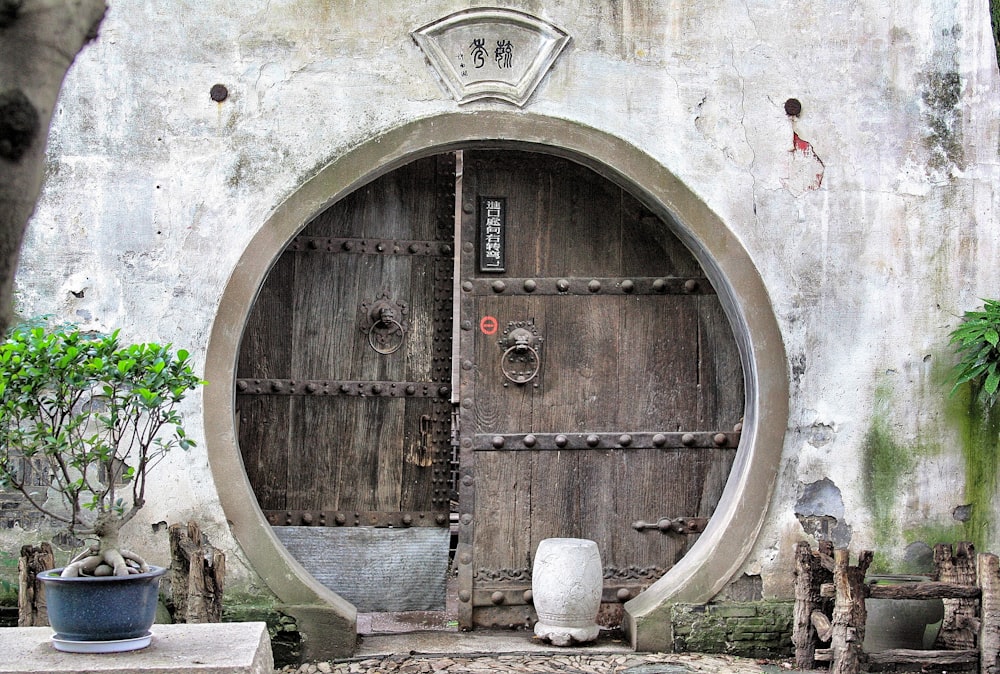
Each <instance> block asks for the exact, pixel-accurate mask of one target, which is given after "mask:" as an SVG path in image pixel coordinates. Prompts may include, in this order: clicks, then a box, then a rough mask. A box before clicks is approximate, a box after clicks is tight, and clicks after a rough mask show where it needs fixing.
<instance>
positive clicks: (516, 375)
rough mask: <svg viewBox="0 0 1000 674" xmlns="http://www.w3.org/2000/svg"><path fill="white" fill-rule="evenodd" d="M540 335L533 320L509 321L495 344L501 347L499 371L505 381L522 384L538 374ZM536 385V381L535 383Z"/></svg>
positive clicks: (540, 364) (539, 366)
mask: <svg viewBox="0 0 1000 674" xmlns="http://www.w3.org/2000/svg"><path fill="white" fill-rule="evenodd" d="M542 341H543V339H542V337H541V336H540V335H539V334H538V327H537V326H536V325H535V323H534V321H511V322H510V323H508V324H507V329H506V330H504V331H503V336H502V337H500V339H498V340H497V344H499V345H500V348H501V349H503V355H502V356H501V357H500V371H501V372H502V373H503V376H504V378H505V379H506V380H507V381H506V382H504V386H507V382H511V383H514V384H517V385H518V386H522V385H524V384H527V383H528V382H529V381H532V380H533V379H535V378H536V377H537V376H538V372H539V371H540V370H541V368H542V357H541V354H540V352H541V350H542ZM535 386H538V383H537V382H536V383H535Z"/></svg>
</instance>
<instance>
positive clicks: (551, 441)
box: [472, 431, 740, 452]
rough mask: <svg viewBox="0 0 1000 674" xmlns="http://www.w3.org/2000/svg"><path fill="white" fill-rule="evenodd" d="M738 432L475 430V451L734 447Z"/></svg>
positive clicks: (473, 442) (738, 435) (736, 443)
mask: <svg viewBox="0 0 1000 674" xmlns="http://www.w3.org/2000/svg"><path fill="white" fill-rule="evenodd" d="M739 443H740V432H739V431H732V432H729V433H722V432H718V431H699V432H695V433H684V432H680V433H648V432H641V433H497V434H493V435H491V434H489V433H482V434H477V435H476V436H475V437H474V438H473V441H472V448H473V449H474V450H476V451H478V452H491V451H492V452H496V451H514V450H561V449H702V448H709V447H711V448H716V449H719V448H722V449H736V446H737V445H738V444H739Z"/></svg>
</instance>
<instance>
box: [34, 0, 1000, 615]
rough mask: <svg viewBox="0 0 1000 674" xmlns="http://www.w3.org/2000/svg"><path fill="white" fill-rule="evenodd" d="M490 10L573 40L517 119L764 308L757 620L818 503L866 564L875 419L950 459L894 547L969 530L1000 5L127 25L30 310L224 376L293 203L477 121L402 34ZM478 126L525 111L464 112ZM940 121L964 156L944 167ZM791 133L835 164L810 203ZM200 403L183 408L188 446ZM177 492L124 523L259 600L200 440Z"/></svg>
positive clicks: (566, 10) (706, 6)
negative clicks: (552, 129) (197, 556)
mask: <svg viewBox="0 0 1000 674" xmlns="http://www.w3.org/2000/svg"><path fill="white" fill-rule="evenodd" d="M488 4H496V5H501V6H505V7H512V8H516V9H520V10H523V11H526V12H529V13H532V14H535V15H537V16H539V17H540V18H542V19H545V20H548V21H550V22H552V23H554V24H556V25H557V26H559V27H561V28H562V29H564V30H565V31H567V32H568V33H569V34H570V35H571V36H572V38H573V42H572V44H571V46H570V47H569V49H568V50H567V51H566V52H565V53H564V54H563V55H562V57H561V58H560V59H559V60H558V61H557V63H556V65H555V67H554V69H553V71H552V72H551V73H550V75H549V76H548V78H547V79H546V80H545V81H544V82H543V83H542V84H541V86H540V87H539V89H538V91H537V92H536V93H535V95H534V96H533V98H532V99H531V101H530V102H529V103H528V105H527V106H526V109H527V110H529V111H530V112H531V113H533V114H540V115H548V116H552V117H557V118H563V119H567V120H571V121H573V122H577V123H580V124H582V125H586V126H590V127H594V128H596V129H600V130H602V131H605V132H608V133H611V134H613V135H616V136H619V137H621V138H623V139H624V140H626V141H628V142H630V143H632V144H634V145H636V146H638V147H640V148H641V149H642V150H644V151H645V152H647V153H648V154H650V155H651V156H653V157H654V158H655V159H656V160H658V161H659V162H660V163H662V165H663V166H664V167H665V168H666V169H667V170H669V171H671V172H673V173H674V174H676V175H677V176H678V177H680V178H681V179H682V180H683V181H684V182H685V183H686V184H687V185H688V186H689V187H690V188H691V189H692V190H693V191H694V192H695V193H696V194H698V195H699V196H700V197H701V198H702V199H703V200H704V201H705V202H706V203H707V204H708V206H709V207H710V208H711V209H713V210H714V211H716V212H717V213H718V214H720V216H721V217H722V219H723V220H724V221H725V222H726V223H727V224H728V226H729V227H730V228H731V229H732V230H733V231H734V232H735V233H736V235H737V236H738V238H739V239H740V240H741V241H742V242H743V245H744V246H745V247H746V249H747V250H748V251H749V253H750V256H751V257H752V258H753V260H754V262H755V263H756V265H757V266H758V269H759V270H760V273H761V275H762V276H763V278H764V282H765V284H766V286H767V287H768V288H769V290H770V293H771V299H772V302H773V305H774V310H775V313H776V314H777V317H778V322H779V325H780V328H781V330H782V333H783V335H784V340H785V347H786V349H787V352H788V356H789V372H790V373H791V376H792V380H791V386H790V390H791V415H790V418H789V428H788V433H787V435H786V441H785V447H784V458H783V461H782V466H781V473H780V475H779V480H778V486H777V490H776V492H775V495H774V499H773V501H772V506H771V512H770V514H769V519H768V522H767V524H766V525H765V528H764V531H763V532H762V536H761V538H760V541H759V542H758V544H757V546H756V548H755V550H754V553H753V555H752V556H751V560H750V561H749V562H748V564H747V566H746V571H747V572H748V573H762V574H763V576H764V587H765V593H766V594H769V595H782V594H784V595H785V596H787V594H788V587H789V583H790V582H791V575H790V573H787V572H788V570H789V569H790V568H791V567H790V559H791V550H790V547H791V544H792V542H794V541H795V540H798V539H800V538H801V537H802V536H803V532H802V529H801V527H800V525H799V523H798V521H797V520H796V518H795V516H794V510H795V505H796V500H797V499H798V495H799V493H800V490H801V488H802V485H803V484H806V483H811V482H815V481H817V480H820V479H822V478H827V479H829V480H831V481H832V482H833V483H834V484H835V485H836V487H837V488H838V489H839V490H840V493H841V496H842V501H843V513H842V520H843V522H844V523H845V524H846V525H847V526H848V527H849V528H850V531H851V533H852V540H851V545H852V548H854V549H860V548H862V547H871V546H873V545H874V544H875V540H874V538H873V537H874V533H873V528H872V515H871V512H870V509H869V507H868V505H867V503H866V499H865V498H864V492H863V489H862V465H863V464H862V448H863V444H864V443H863V440H864V436H865V433H866V432H867V430H868V429H869V428H870V426H871V424H872V416H873V412H874V410H875V409H876V406H877V405H878V404H881V405H882V408H881V409H882V410H883V416H884V417H885V418H886V419H887V421H888V423H889V424H890V426H891V428H892V430H893V432H894V433H895V436H896V438H897V440H898V442H899V443H901V444H902V445H903V446H909V445H913V446H917V445H920V446H922V447H931V448H932V450H931V451H925V452H923V453H922V454H921V458H920V459H919V461H918V462H917V464H916V467H915V469H914V470H913V471H912V473H911V474H909V475H907V476H906V484H905V489H901V497H900V499H899V500H898V501H897V504H896V507H895V510H894V513H895V517H896V519H897V520H898V524H899V527H900V528H901V529H906V528H908V527H913V526H916V525H918V524H926V523H939V524H941V525H942V526H952V525H953V524H954V522H953V520H952V519H951V518H952V510H953V508H954V507H955V506H957V505H960V504H962V503H964V502H965V500H964V494H963V489H964V474H963V460H962V455H961V452H960V451H959V448H958V443H957V440H956V431H955V430H954V429H953V428H952V427H951V426H949V425H948V424H947V423H946V422H945V419H944V415H943V407H944V398H945V395H946V393H947V391H946V389H943V388H942V387H941V386H940V385H939V384H937V383H936V382H935V380H934V377H933V376H932V374H933V373H934V372H936V371H937V370H938V369H939V368H941V367H943V366H944V365H946V364H948V363H950V362H951V361H950V358H951V356H950V355H949V351H948V349H947V346H946V341H947V333H948V331H949V330H950V329H951V328H952V327H954V326H955V325H956V324H957V321H958V317H959V316H960V315H961V313H962V312H963V311H964V310H966V309H972V308H976V307H977V306H978V304H979V299H978V298H980V297H995V296H997V295H998V292H997V291H998V288H1000V273H998V271H997V268H996V265H995V262H996V260H997V259H998V255H1000V250H998V247H1000V244H998V240H1000V225H998V221H997V204H998V195H997V193H996V188H995V185H997V184H998V180H997V178H998V175H997V173H998V162H997V159H998V143H1000V137H998V123H997V119H998V107H1000V90H998V89H1000V88H998V76H997V65H996V59H995V56H994V51H993V42H992V38H991V35H990V27H989V16H988V8H987V0H907V1H906V2H899V1H889V2H887V1H886V0H858V1H856V2H852V3H844V2H842V0H813V1H810V2H805V1H802V0H797V1H793V0H745V1H743V2H732V1H731V0H702V1H700V2H683V1H681V0H659V1H655V0H647V1H639V0H632V1H622V2H613V3H612V2H609V1H608V0H603V1H602V0H555V1H542V0H536V1H531V0H524V1H511V0H508V1H503V2H496V3H484V2H478V1H472V2H457V1H450V0H423V1H420V0H407V1H406V2H402V1H399V2H395V1H393V2H386V1H385V0H351V1H347V0H335V1H331V0H312V1H310V0H270V1H268V2H263V1H259V0H246V1H244V2H240V3H233V2H228V1H221V0H200V1H199V2H188V1H183V0H182V1H178V0H172V1H170V2H167V1H166V0H112V2H111V9H110V11H109V12H108V15H107V17H106V19H105V21H104V24H103V28H102V32H101V37H100V39H99V40H98V41H97V42H96V43H94V44H92V45H90V46H89V47H87V49H86V50H85V51H84V52H83V54H82V55H81V56H80V57H79V58H78V60H77V63H76V64H75V65H74V67H73V69H72V71H71V72H70V75H69V78H68V80H67V82H66V84H65V88H64V92H63V95H62V98H61V101H60V105H59V109H58V111H57V114H56V116H55V121H54V127H53V129H52V134H51V138H50V145H49V153H50V159H51V165H50V169H49V174H48V182H47V185H46V187H45V190H44V193H43V195H42V199H41V201H40V203H39V206H38V210H37V212H36V215H35V217H34V219H33V221H32V223H31V227H30V230H29V234H28V238H27V241H26V243H25V247H24V254H23V258H22V266H21V271H20V274H19V277H18V280H19V284H18V292H19V310H20V313H21V314H22V315H24V316H31V315H37V314H47V313H50V314H56V315H58V316H59V317H61V318H64V319H68V320H73V321H75V322H77V323H79V324H80V325H81V326H83V327H87V328H100V329H112V328H115V327H121V328H122V332H123V335H124V336H125V337H126V338H128V339H134V340H144V341H145V340H162V341H169V342H173V343H175V344H176V345H178V346H184V347H186V348H189V349H190V350H191V351H192V352H193V353H194V354H195V359H196V360H197V361H198V362H200V363H203V362H204V355H205V347H206V344H207V340H208V334H209V330H210V328H211V326H212V323H213V320H214V318H215V310H216V308H217V306H218V300H219V297H220V295H221V294H222V290H223V288H224V286H225V284H226V281H227V279H228V277H229V275H230V273H231V272H232V270H233V268H234V265H235V264H236V262H237V260H238V258H239V256H240V255H241V253H242V252H243V250H244V247H245V246H246V244H247V243H248V241H249V240H250V238H251V236H252V235H253V234H254V233H255V232H256V231H257V230H258V228H259V227H260V226H261V224H262V223H263V222H264V221H265V219H266V218H267V216H268V215H269V213H271V212H272V211H273V210H274V209H275V208H276V207H277V206H278V205H279V204H280V203H281V202H282V200H283V199H285V198H286V197H287V196H288V195H289V194H290V193H292V192H293V191H294V190H295V189H296V187H297V186H298V185H300V184H301V183H302V182H303V181H305V180H306V179H307V178H309V177H310V176H311V175H314V174H315V172H316V171H317V170H318V169H319V168H320V167H321V166H323V165H325V164H327V163H328V162H330V161H332V160H334V159H336V157H337V156H338V155H339V154H341V153H343V152H344V151H345V150H346V149H348V148H351V147H355V146H357V145H359V144H360V143H362V142H364V141H365V140H366V139H368V138H370V137H372V136H373V135H375V134H378V133H380V132H382V131H385V130H387V129H390V128H392V127H394V126H397V125H399V124H402V123H404V122H408V121H412V120H414V119H418V118H421V117H426V116H431V115H435V114H440V113H445V112H453V111H456V110H458V109H459V108H458V106H457V105H456V103H455V102H454V101H452V100H451V98H450V97H449V96H448V94H447V93H446V90H445V88H444V87H443V85H442V84H441V83H440V82H439V81H438V80H437V78H436V75H435V74H434V73H433V71H432V70H431V68H430V66H429V65H428V64H427V63H426V61H425V60H424V58H423V55H422V53H421V52H420V51H419V49H418V48H417V46H416V45H415V44H414V42H413V41H412V40H411V39H410V36H409V33H410V32H411V31H412V30H414V29H416V28H418V27H420V26H422V25H423V24H425V23H427V22H429V21H432V20H434V19H437V18H440V17H442V16H445V15H447V14H449V13H451V12H453V11H456V10H458V9H463V8H466V7H470V6H487V5H488ZM953 73H955V74H957V75H958V76H959V78H960V79H959V81H960V98H959V99H957V101H956V102H955V104H954V105H953V106H943V107H942V106H939V107H938V108H935V107H934V106H933V105H932V104H931V103H928V100H925V94H927V93H928V92H931V91H933V87H932V86H931V84H932V83H934V82H936V81H940V80H941V78H942V76H946V75H948V74H953ZM216 83H221V84H224V85H226V86H227V87H228V89H229V92H230V98H229V99H228V100H226V101H225V102H223V103H221V104H216V103H214V102H213V101H211V100H210V98H209V89H210V88H211V86H212V85H214V84H216ZM791 97H794V98H797V99H799V100H800V101H801V102H802V106H803V111H802V113H801V115H800V116H799V119H797V120H792V119H790V118H789V117H788V116H787V115H786V114H785V112H784V109H783V104H784V102H785V100H786V99H788V98H791ZM483 109H502V110H508V111H510V113H511V114H518V111H517V109H515V108H513V107H511V106H509V105H507V104H504V103H496V102H476V103H472V104H469V105H467V106H464V110H466V111H475V110H483ZM935 119H937V120H939V121H941V122H943V123H946V124H947V125H948V126H949V128H950V138H952V139H954V140H955V144H954V145H952V146H950V154H944V155H942V154H941V153H940V144H936V143H935V142H934V141H933V140H929V138H930V136H931V123H932V122H933V121H934V120H935ZM793 133H798V135H799V137H800V138H801V139H802V140H804V141H806V142H808V143H809V144H810V145H811V147H812V148H813V150H814V151H815V154H816V156H818V158H819V160H820V161H821V162H822V167H821V168H822V183H821V185H820V186H819V187H818V189H808V188H809V187H810V186H811V185H810V184H811V182H812V180H813V179H814V177H815V173H816V172H817V171H818V170H820V167H819V166H818V164H817V163H816V162H815V161H814V160H811V159H809V158H808V157H804V156H801V155H795V154H794V153H792V149H793ZM233 328H234V329H238V328H239V326H233ZM209 385H210V386H211V385H219V386H228V385H229V382H210V383H209ZM880 388H881V390H883V391H889V392H890V393H889V394H888V395H887V396H885V395H883V396H877V395H876V391H877V390H879V389H880ZM199 403H200V397H199V396H195V397H193V398H192V399H191V400H190V401H189V403H188V404H186V409H185V411H186V413H187V415H188V418H189V420H190V423H189V426H190V431H191V433H192V434H193V435H194V437H195V438H198V437H199V436H201V428H200V427H201V407H200V404H199ZM202 437H203V436H202ZM165 468H166V469H165V470H163V471H162V472H161V473H160V476H161V482H160V484H158V485H157V487H156V489H155V491H154V493H152V494H151V497H150V499H149V501H150V503H151V505H150V506H149V507H147V508H146V510H145V511H144V514H143V519H142V520H141V521H138V522H137V523H136V524H133V525H131V526H132V528H133V534H134V535H136V536H137V537H139V538H141V539H142V542H141V543H140V545H139V546H138V547H140V548H146V549H147V551H148V552H149V553H150V554H151V555H152V556H153V557H154V558H156V557H157V556H160V557H162V556H164V555H165V550H166V543H165V541H166V534H165V531H163V530H162V529H161V530H159V531H158V532H157V533H153V532H154V527H153V526H152V525H154V524H155V523H157V522H163V521H168V522H176V521H185V520H186V519H188V518H191V517H195V518H197V519H198V520H199V521H200V522H201V523H202V524H203V526H204V528H205V530H206V531H207V533H208V535H209V536H210V538H211V539H212V541H213V543H215V544H216V545H218V546H220V547H222V548H224V549H227V550H228V551H230V560H231V561H230V563H229V568H230V573H231V574H232V575H233V576H234V578H238V579H244V580H252V576H253V574H252V572H251V571H250V570H249V569H248V568H246V566H245V564H243V563H242V562H241V561H240V560H241V556H240V553H239V551H238V549H237V548H238V546H237V545H236V542H235V540H234V539H233V538H232V536H231V535H230V534H229V532H228V528H227V525H226V522H225V516H224V514H223V512H222V509H221V506H220V505H219V502H218V498H217V495H216V490H215V485H214V483H213V480H212V477H211V473H210V471H209V467H208V460H207V454H206V452H205V450H204V445H203V443H201V444H200V446H199V447H197V448H195V449H193V450H191V451H189V452H188V453H186V454H178V455H176V456H174V457H173V458H172V459H171V460H170V462H169V465H167V466H166V467H165ZM903 492H905V494H904V493H903ZM142 532H145V533H146V535H143V536H140V535H139V534H141V533H142ZM994 539H995V540H998V541H1000V535H997V534H996V533H994ZM903 544H904V542H903V540H902V537H900V538H899V539H898V540H894V541H893V542H892V546H891V547H892V549H890V550H886V552H888V553H890V554H892V555H896V556H899V555H901V554H902V546H903ZM880 546H881V547H880V549H882V548H884V545H883V542H880Z"/></svg>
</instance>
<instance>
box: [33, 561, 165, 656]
mask: <svg viewBox="0 0 1000 674" xmlns="http://www.w3.org/2000/svg"><path fill="white" fill-rule="evenodd" d="M149 568H150V570H149V571H147V572H146V573H138V574H134V575H130V576H124V577H117V576H105V577H97V578H95V577H79V578H62V577H60V575H59V574H60V573H61V572H62V569H61V568H60V569H52V570H51V571H45V572H43V573H40V574H38V579H39V580H41V581H42V582H43V583H44V584H45V602H46V604H47V606H48V612H49V624H50V625H51V626H52V629H54V630H55V631H56V635H55V636H56V638H57V639H63V640H66V641H120V640H123V639H138V638H140V637H144V636H146V635H147V634H148V633H149V628H150V627H152V626H153V621H154V620H155V619H156V605H157V601H158V599H159V590H160V576H162V575H163V574H164V573H166V571H167V570H166V569H165V568H163V567H162V566H151V567H149Z"/></svg>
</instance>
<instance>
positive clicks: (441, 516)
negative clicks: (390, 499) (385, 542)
mask: <svg viewBox="0 0 1000 674" xmlns="http://www.w3.org/2000/svg"><path fill="white" fill-rule="evenodd" d="M264 517H266V518H267V522H268V524H270V525H271V526H275V527H383V528H385V527H394V528H406V527H446V526H449V516H448V513H446V512H376V511H364V510H265V511H264Z"/></svg>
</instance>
